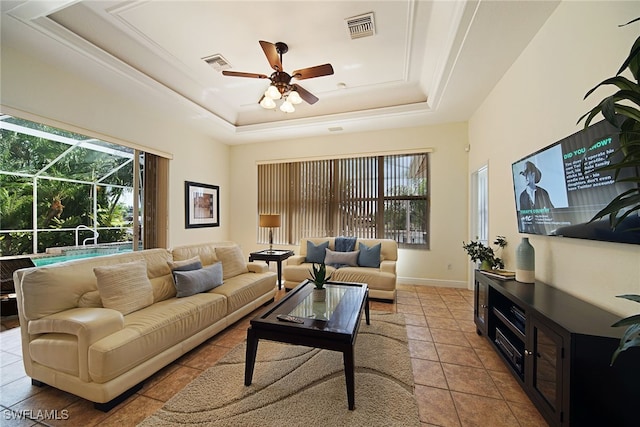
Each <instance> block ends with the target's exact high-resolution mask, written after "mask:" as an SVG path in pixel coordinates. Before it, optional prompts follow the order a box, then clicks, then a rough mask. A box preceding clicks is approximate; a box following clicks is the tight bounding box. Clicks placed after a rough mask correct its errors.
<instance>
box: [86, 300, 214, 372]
mask: <svg viewBox="0 0 640 427" xmlns="http://www.w3.org/2000/svg"><path fill="white" fill-rule="evenodd" d="M226 314H227V304H226V300H225V298H224V297H223V296H222V295H218V294H213V293H211V291H210V292H204V293H200V294H196V295H192V296H190V297H186V298H170V299H168V300H164V301H160V302H157V303H155V304H153V305H151V306H149V307H145V308H143V309H142V310H138V311H136V312H133V313H131V314H129V315H127V316H125V317H124V328H123V329H122V330H120V331H118V332H116V333H113V334H111V335H109V336H107V337H105V338H103V339H101V340H99V341H96V342H95V343H93V345H91V347H89V376H90V377H91V379H92V380H93V381H95V382H97V383H105V382H107V381H109V380H112V379H114V378H116V377H118V376H119V375H122V374H123V373H125V372H127V371H129V370H131V369H132V368H134V367H136V366H138V365H140V364H141V363H143V362H144V361H146V360H149V359H151V358H152V357H154V356H156V355H157V354H159V353H161V352H163V351H164V350H166V349H168V348H170V347H173V346H174V345H176V344H178V343H180V342H182V341H184V340H185V338H186V337H190V336H191V335H194V334H195V333H197V332H199V331H201V330H203V329H204V328H206V327H209V326H211V325H213V324H214V323H216V322H218V321H220V320H221V319H223V318H224V317H225V315H226Z"/></svg>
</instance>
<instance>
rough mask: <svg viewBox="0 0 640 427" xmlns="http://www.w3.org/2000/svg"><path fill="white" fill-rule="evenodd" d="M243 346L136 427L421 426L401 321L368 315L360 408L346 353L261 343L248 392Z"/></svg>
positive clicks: (359, 343) (361, 344)
mask: <svg viewBox="0 0 640 427" xmlns="http://www.w3.org/2000/svg"><path fill="white" fill-rule="evenodd" d="M245 344H246V342H245V343H243V344H240V345H238V346H237V347H235V348H234V349H232V350H231V351H230V352H229V353H228V354H227V355H226V356H225V357H224V358H222V359H221V360H220V361H219V362H218V363H217V364H216V365H214V366H213V367H211V368H209V369H207V370H206V371H205V372H204V373H203V374H202V375H200V376H199V377H198V378H196V379H195V380H194V381H192V382H191V383H190V384H189V385H187V386H186V387H185V388H184V389H183V390H182V391H180V392H178V394H176V395H175V396H174V397H172V398H171V399H170V400H168V401H167V402H166V403H165V404H164V406H163V407H162V408H161V409H160V410H158V411H157V412H156V413H154V414H153V415H151V416H150V417H149V418H147V419H146V420H144V421H143V422H142V423H141V424H139V426H141V427H152V426H153V427H157V426H215V427H218V426H234V427H235V426H287V427H291V426H305V427H308V426H327V425H331V426H367V427H371V426H419V425H420V420H419V415H418V407H417V405H416V400H415V397H414V393H413V389H414V383H413V371H412V369H411V360H410V357H409V348H408V342H407V332H406V328H405V322H404V317H403V316H402V314H395V313H382V312H374V311H372V312H371V325H367V324H366V323H365V322H364V319H363V321H362V324H361V326H360V332H359V333H358V337H357V340H356V348H355V363H356V369H355V372H356V373H355V409H354V410H353V411H349V410H348V408H347V390H346V385H345V377H344V365H343V360H342V353H339V352H335V351H328V350H319V349H314V348H309V347H302V346H294V345H288V344H281V343H275V342H271V341H266V340H261V341H260V342H259V344H258V354H257V359H256V365H255V370H254V374H253V383H252V384H251V385H250V386H248V387H246V386H245V385H244V365H245V363H244V362H245Z"/></svg>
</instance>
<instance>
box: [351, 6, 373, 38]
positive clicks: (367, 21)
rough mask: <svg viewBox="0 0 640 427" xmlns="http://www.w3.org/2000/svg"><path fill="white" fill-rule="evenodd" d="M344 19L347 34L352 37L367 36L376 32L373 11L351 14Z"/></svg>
mask: <svg viewBox="0 0 640 427" xmlns="http://www.w3.org/2000/svg"><path fill="white" fill-rule="evenodd" d="M346 21H347V27H348V30H349V35H350V36H351V38H352V39H359V38H362V37H369V36H372V35H374V34H375V33H376V28H375V22H374V21H373V12H369V13H365V14H364V15H359V16H353V17H351V18H347V19H346Z"/></svg>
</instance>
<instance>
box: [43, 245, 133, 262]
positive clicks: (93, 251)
mask: <svg viewBox="0 0 640 427" xmlns="http://www.w3.org/2000/svg"><path fill="white" fill-rule="evenodd" d="M132 250H133V247H132V245H131V243H124V244H117V245H105V246H100V245H98V246H86V247H85V246H82V247H75V246H71V247H65V248H55V250H54V251H53V252H54V253H49V254H43V255H34V256H32V257H31V261H32V262H33V264H34V265H35V266H36V267H42V266H44V265H51V264H57V263H60V262H65V261H73V260H76V259H83V258H94V257H99V256H105V255H111V254H117V253H121V252H131V251H132Z"/></svg>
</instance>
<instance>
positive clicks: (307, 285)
mask: <svg viewBox="0 0 640 427" xmlns="http://www.w3.org/2000/svg"><path fill="white" fill-rule="evenodd" d="M313 287H314V286H313V283H311V282H310V281H308V280H306V281H304V282H303V283H301V284H300V285H298V286H297V287H296V288H295V289H293V290H292V291H291V292H289V293H288V294H287V296H286V297H284V298H283V299H282V300H280V301H278V302H276V303H275V304H274V305H273V306H271V307H269V308H268V309H267V310H266V311H265V312H264V313H263V314H261V315H259V316H257V317H255V318H254V319H252V320H251V326H250V327H249V329H247V359H246V365H245V373H244V384H245V385H251V381H252V379H253V368H254V366H255V361H256V353H257V351H258V340H260V339H266V340H270V341H278V342H284V343H289V344H295V345H304V346H307V347H314V348H322V349H326V350H333V351H340V352H342V355H343V360H344V375H345V379H346V383H347V401H348V405H349V409H350V410H353V408H354V407H355V380H354V378H355V375H354V367H355V361H354V352H353V348H354V346H355V343H356V337H357V335H358V329H359V328H360V319H361V318H362V312H363V311H364V313H365V319H366V322H367V325H368V324H369V289H368V288H367V285H366V284H364V283H343V282H329V283H328V284H327V285H326V288H327V290H326V294H327V295H326V300H325V302H322V303H319V302H313V295H312V293H313ZM280 314H285V315H286V314H289V315H293V316H296V317H298V318H301V319H303V320H304V322H303V323H290V322H284V321H281V320H278V318H277V316H278V315H280Z"/></svg>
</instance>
